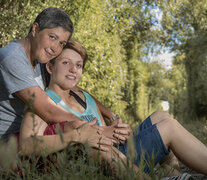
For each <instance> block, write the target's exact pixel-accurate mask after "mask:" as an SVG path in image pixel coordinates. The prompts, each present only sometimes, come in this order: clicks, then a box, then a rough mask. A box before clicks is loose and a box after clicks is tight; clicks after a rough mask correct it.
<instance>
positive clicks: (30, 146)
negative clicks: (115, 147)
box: [19, 112, 112, 155]
mask: <svg viewBox="0 0 207 180" xmlns="http://www.w3.org/2000/svg"><path fill="white" fill-rule="evenodd" d="M70 123H73V122H67V123H66V125H65V127H66V126H69V127H71V125H70ZM95 123H96V119H95V120H93V121H91V122H90V123H87V122H85V121H84V124H83V125H81V126H80V127H79V128H77V129H74V128H72V129H70V130H69V131H66V132H64V133H61V134H56V135H43V133H44V131H45V128H46V127H47V123H45V122H44V121H43V120H42V119H41V118H40V117H39V116H37V115H34V114H33V113H31V112H27V113H26V114H25V116H24V118H23V120H22V124H21V129H20V138H19V141H20V154H22V155H23V154H24V155H30V154H32V153H34V154H37V155H38V154H41V153H42V152H45V153H47V154H50V153H53V152H57V151H60V150H62V149H64V148H65V147H66V146H67V145H68V143H69V142H75V143H85V142H86V141H87V142H88V143H89V145H90V146H91V147H93V148H97V149H100V150H102V151H108V148H106V147H104V146H103V145H112V140H111V139H109V138H107V137H105V136H102V135H101V133H100V134H99V133H97V131H96V130H95V129H94V128H93V126H94V124H95Z"/></svg>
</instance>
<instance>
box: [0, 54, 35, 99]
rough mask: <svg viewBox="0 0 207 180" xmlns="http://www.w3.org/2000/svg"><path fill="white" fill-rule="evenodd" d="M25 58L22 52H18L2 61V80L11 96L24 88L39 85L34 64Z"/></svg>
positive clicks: (0, 78)
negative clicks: (35, 76) (33, 67)
mask: <svg viewBox="0 0 207 180" xmlns="http://www.w3.org/2000/svg"><path fill="white" fill-rule="evenodd" d="M13 54H14V53H13ZM25 58H26V57H24V56H23V55H21V54H16V56H14V55H11V56H8V57H7V58H6V59H4V60H3V61H1V64H0V80H1V81H2V83H1V84H3V86H4V87H3V88H5V90H6V92H7V93H8V94H7V95H8V96H9V97H11V96H12V94H13V93H15V92H17V91H20V90H22V89H26V88H29V87H33V86H38V84H37V82H36V81H35V79H34V72H33V69H32V66H31V65H30V64H29V61H28V59H25Z"/></svg>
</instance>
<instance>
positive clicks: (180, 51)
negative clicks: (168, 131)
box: [0, 0, 207, 124]
mask: <svg viewBox="0 0 207 180" xmlns="http://www.w3.org/2000/svg"><path fill="white" fill-rule="evenodd" d="M50 6H54V7H58V8H61V9H63V10H64V11H65V12H66V13H67V14H68V15H69V16H70V17H71V19H72V21H73V22H74V26H75V32H74V35H73V37H74V38H76V39H78V40H79V41H80V42H81V43H82V44H83V45H84V47H85V48H86V49H87V51H88V54H89V61H88V63H87V64H86V67H85V72H84V74H83V77H82V80H81V82H80V84H79V85H80V86H81V87H82V88H85V89H86V90H87V91H89V92H90V93H92V94H93V95H94V96H95V97H96V98H97V99H99V100H100V101H101V102H102V103H103V104H105V105H106V106H107V107H109V108H111V109H112V110H113V111H114V112H115V113H117V114H119V115H120V116H121V117H122V119H123V120H124V121H125V122H128V123H130V124H133V123H138V122H141V121H142V120H144V119H145V118H146V117H147V116H148V115H149V114H150V113H152V112H153V111H155V110H158V109H161V104H160V103H161V100H166V101H169V103H170V110H169V112H170V113H172V114H173V115H174V117H176V118H178V119H185V120H188V121H189V120H195V119H204V120H205V121H207V120H206V119H207V118H206V117H207V83H206V82H207V80H206V79H207V57H206V55H207V51H206V49H207V31H206V29H207V0H200V1H195V0H168V1H166V0H128V1H127V0H59V1H57V0H0V47H2V46H5V45H6V44H8V43H9V42H10V41H12V40H13V39H19V38H23V37H25V36H26V35H27V33H28V31H29V28H30V26H31V24H32V23H33V21H34V19H35V17H36V16H37V15H38V14H39V13H40V12H41V11H42V10H43V9H45V8H47V7H50ZM155 9H156V10H158V12H159V13H160V14H162V20H161V21H160V20H159V19H157V16H155V14H154V13H153V10H155ZM159 21H160V22H159ZM161 47H166V48H168V49H169V50H170V52H173V53H174V54H175V56H174V59H173V65H172V68H171V69H168V70H167V69H165V68H164V67H162V65H160V64H159V63H158V62H151V61H150V57H149V54H150V56H156V55H157V54H159V49H161Z"/></svg>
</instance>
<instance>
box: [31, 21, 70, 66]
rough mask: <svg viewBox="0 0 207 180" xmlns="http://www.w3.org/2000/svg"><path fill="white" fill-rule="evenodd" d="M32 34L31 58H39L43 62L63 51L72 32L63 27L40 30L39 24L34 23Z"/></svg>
mask: <svg viewBox="0 0 207 180" xmlns="http://www.w3.org/2000/svg"><path fill="white" fill-rule="evenodd" d="M32 36H33V43H32V47H31V57H30V59H32V60H35V59H37V60H38V61H39V62H41V63H46V62H48V61H49V60H51V59H53V58H55V57H57V56H58V55H59V54H60V53H61V52H62V50H63V47H64V46H65V44H66V42H67V41H68V39H69V36H70V32H68V31H65V30H64V29H63V28H62V27H56V28H52V29H43V30H42V31H38V24H34V25H33V32H32Z"/></svg>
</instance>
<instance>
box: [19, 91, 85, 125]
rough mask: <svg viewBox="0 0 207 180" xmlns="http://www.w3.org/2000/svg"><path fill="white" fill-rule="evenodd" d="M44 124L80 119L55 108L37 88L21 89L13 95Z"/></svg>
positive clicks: (53, 103) (48, 98)
mask: <svg viewBox="0 0 207 180" xmlns="http://www.w3.org/2000/svg"><path fill="white" fill-rule="evenodd" d="M15 94H16V95H17V96H18V97H19V98H20V99H22V100H23V101H24V102H25V103H26V104H27V105H28V106H29V108H30V109H31V111H32V112H34V113H36V114H37V115H38V116H39V117H41V118H42V119H43V120H44V121H45V122H46V123H59V122H64V121H81V119H80V118H78V117H76V116H75V115H73V114H71V113H69V112H67V111H66V110H64V109H63V108H61V107H59V106H57V105H56V104H55V102H54V101H53V100H51V99H50V97H49V96H48V95H47V94H46V93H45V92H44V91H43V90H41V89H40V88H39V87H31V88H27V89H23V90H21V91H18V92H16V93H15Z"/></svg>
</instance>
